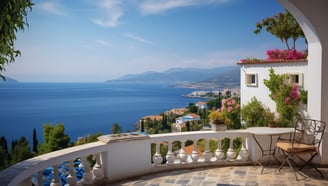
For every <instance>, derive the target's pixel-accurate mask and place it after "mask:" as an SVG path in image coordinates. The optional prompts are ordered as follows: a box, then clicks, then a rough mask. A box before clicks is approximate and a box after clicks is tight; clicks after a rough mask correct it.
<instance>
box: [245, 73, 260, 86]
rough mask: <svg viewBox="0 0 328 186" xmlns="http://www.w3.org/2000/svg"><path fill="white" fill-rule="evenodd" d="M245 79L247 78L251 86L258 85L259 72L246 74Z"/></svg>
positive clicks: (247, 82)
mask: <svg viewBox="0 0 328 186" xmlns="http://www.w3.org/2000/svg"><path fill="white" fill-rule="evenodd" d="M245 80H246V86H249V87H256V86H257V74H246V77H245Z"/></svg>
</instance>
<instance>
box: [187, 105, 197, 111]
mask: <svg viewBox="0 0 328 186" xmlns="http://www.w3.org/2000/svg"><path fill="white" fill-rule="evenodd" d="M188 109H189V112H191V113H197V111H198V108H197V106H196V105H195V104H194V103H189V105H188Z"/></svg>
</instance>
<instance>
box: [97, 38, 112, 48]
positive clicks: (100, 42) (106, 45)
mask: <svg viewBox="0 0 328 186" xmlns="http://www.w3.org/2000/svg"><path fill="white" fill-rule="evenodd" d="M97 43H98V44H100V45H102V46H105V47H111V46H112V45H111V44H110V43H108V42H107V41H105V40H102V39H98V40H97Z"/></svg>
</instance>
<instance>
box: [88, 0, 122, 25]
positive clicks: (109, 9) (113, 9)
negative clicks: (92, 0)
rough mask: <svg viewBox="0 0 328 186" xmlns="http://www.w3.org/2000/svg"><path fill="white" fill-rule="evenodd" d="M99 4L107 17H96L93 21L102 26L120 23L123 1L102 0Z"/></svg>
mask: <svg viewBox="0 0 328 186" xmlns="http://www.w3.org/2000/svg"><path fill="white" fill-rule="evenodd" d="M98 6H99V7H100V8H101V9H102V11H103V12H105V15H106V16H105V18H95V19H92V22H94V23H95V24H97V25H99V26H102V27H116V26H117V25H119V24H120V18H121V17H122V16H123V10H122V7H121V1H119V0H101V1H99V3H98Z"/></svg>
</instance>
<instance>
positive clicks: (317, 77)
mask: <svg viewBox="0 0 328 186" xmlns="http://www.w3.org/2000/svg"><path fill="white" fill-rule="evenodd" d="M277 1H278V2H279V3H280V4H282V5H283V6H284V7H285V8H286V9H287V10H288V11H290V12H291V14H293V16H294V17H295V19H296V20H297V21H298V23H299V24H300V26H301V28H302V29H303V32H304V34H305V36H306V38H307V41H308V74H309V75H308V76H309V77H305V81H307V83H308V85H309V86H308V105H307V106H308V107H307V110H308V113H309V116H310V117H311V118H313V119H319V120H323V121H326V122H327V123H328V114H327V113H328V73H327V72H328V35H327V33H328V26H327V24H326V21H325V20H327V18H328V12H327V11H326V8H327V7H328V1H326V0H317V1H316V2H315V3H314V2H311V1H307V0H277ZM327 128H328V127H326V133H325V135H324V139H323V142H322V148H321V158H320V160H318V161H320V163H321V164H326V165H327V164H328V149H327V148H323V147H324V146H327V144H328V133H327V131H328V129H327Z"/></svg>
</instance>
